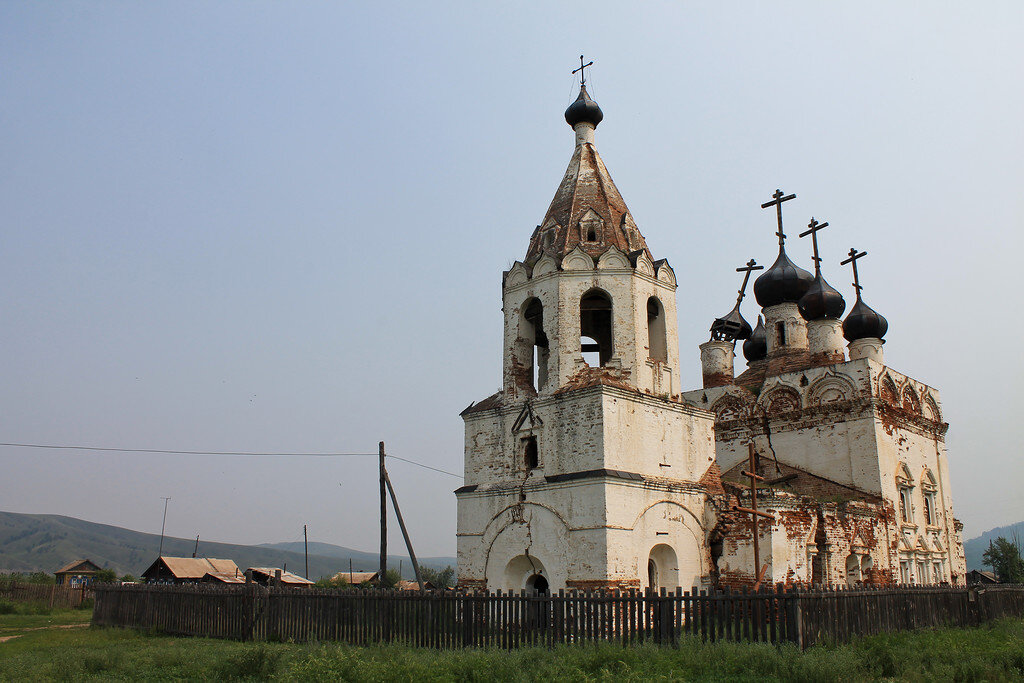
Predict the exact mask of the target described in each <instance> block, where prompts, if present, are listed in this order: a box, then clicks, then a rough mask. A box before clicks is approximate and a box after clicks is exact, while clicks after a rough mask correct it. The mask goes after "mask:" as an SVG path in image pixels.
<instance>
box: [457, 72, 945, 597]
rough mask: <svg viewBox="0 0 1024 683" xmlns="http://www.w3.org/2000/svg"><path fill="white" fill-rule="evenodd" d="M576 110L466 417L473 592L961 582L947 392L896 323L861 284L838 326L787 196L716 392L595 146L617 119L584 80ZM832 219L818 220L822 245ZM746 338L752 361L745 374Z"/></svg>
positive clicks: (719, 335)
mask: <svg viewBox="0 0 1024 683" xmlns="http://www.w3.org/2000/svg"><path fill="white" fill-rule="evenodd" d="M565 119H566V121H567V123H569V125H570V126H571V127H572V128H573V131H574V134H575V143H576V144H575V149H574V152H573V156H572V158H571V160H570V162H569V166H568V169H567V170H566V173H565V176H564V177H563V179H562V182H561V183H560V185H559V187H558V190H557V191H556V193H555V197H554V199H553V200H552V202H551V205H550V206H549V208H548V210H547V213H546V214H545V216H544V220H543V222H542V223H541V224H540V225H539V226H537V228H536V230H535V231H534V232H533V234H532V236H531V237H530V241H529V245H528V247H527V251H526V256H525V258H524V259H523V260H522V261H516V262H515V263H514V264H513V266H512V267H511V268H510V269H509V270H508V271H507V272H505V273H504V275H503V281H502V300H503V308H502V310H503V312H504V348H503V382H502V389H501V390H500V391H499V392H498V393H496V394H494V395H493V396H490V397H488V398H486V399H484V400H482V401H479V402H475V403H473V404H471V405H470V406H469V407H468V408H466V410H464V411H463V412H462V417H463V420H464V422H465V484H464V486H462V487H461V488H459V489H458V490H457V491H456V496H457V500H458V565H459V566H458V575H459V582H460V584H461V585H462V586H464V587H469V588H481V589H482V588H486V589H489V590H517V591H518V590H522V589H527V590H534V591H540V592H544V591H555V590H559V589H593V588H620V589H625V588H637V589H647V588H653V589H659V588H667V589H670V590H672V589H675V588H676V587H682V588H685V589H690V588H713V587H718V586H726V585H730V586H740V585H754V584H759V585H766V584H775V583H786V584H794V583H805V584H856V583H869V584H885V583H894V582H903V583H911V582H915V583H941V582H953V583H956V582H962V581H963V576H964V558H963V548H962V543H961V541H960V533H959V532H960V528H961V527H960V526H959V522H957V521H956V520H955V519H954V518H953V510H952V503H951V499H950V495H949V475H948V468H947V467H946V453H945V445H944V435H945V430H946V427H947V425H946V424H945V423H944V422H942V416H941V409H940V407H939V406H940V403H939V397H938V393H937V392H936V391H935V390H934V389H932V388H931V387H928V386H926V385H924V384H921V383H920V382H917V381H915V380H913V379H911V378H909V377H906V376H904V375H902V374H900V373H898V372H895V371H894V370H891V369H889V368H888V367H886V366H885V365H884V362H883V359H882V344H883V341H882V337H883V336H884V334H885V332H886V329H885V328H886V326H887V323H886V322H885V319H884V318H882V316H880V315H879V314H877V313H876V312H875V311H873V310H872V309H870V308H869V307H867V305H866V304H864V303H863V301H862V300H861V297H860V289H859V288H858V289H857V295H858V296H857V303H856V304H855V306H854V307H853V309H852V310H851V312H850V314H849V315H847V317H846V319H845V320H840V315H841V314H842V312H843V310H844V309H845V302H843V300H842V297H841V296H840V295H839V293H838V292H836V291H835V290H834V289H832V288H831V287H830V286H828V284H827V283H825V281H824V279H823V278H822V277H821V274H820V270H819V271H818V272H817V275H816V276H811V275H810V273H808V272H806V271H804V270H802V269H800V268H798V267H796V266H795V265H794V264H793V263H792V262H791V261H789V259H788V257H787V256H786V253H785V246H784V234H783V230H782V202H784V201H787V200H788V199H790V198H791V197H784V196H782V193H781V192H779V193H776V196H775V199H776V202H775V203H773V202H769V204H774V205H775V206H776V208H777V213H778V220H779V235H780V237H779V258H778V259H777V261H776V263H775V264H774V265H773V266H772V267H771V268H770V269H769V270H767V271H765V273H763V274H762V275H760V277H758V278H757V280H756V281H755V284H754V293H755V297H756V298H757V300H758V303H759V304H760V305H761V306H762V313H763V320H762V319H761V318H759V323H758V326H757V329H751V326H750V325H749V324H748V323H746V321H745V320H743V318H742V315H740V312H739V309H740V301H741V300H742V298H743V292H742V291H741V294H740V298H739V300H738V301H737V303H736V306H735V308H734V309H733V310H732V311H731V312H730V313H729V314H728V315H727V316H724V317H723V318H720V319H717V320H716V321H715V323H714V324H713V325H712V339H711V340H710V341H709V342H707V343H705V344H703V345H701V349H700V356H701V364H702V370H703V378H704V382H703V384H704V386H703V387H701V388H699V389H695V390H690V391H686V390H685V389H686V388H685V387H681V386H680V380H679V377H680V373H679V368H680V358H679V344H678V335H677V329H678V320H677V315H676V289H677V282H676V275H675V272H674V271H673V270H672V267H671V266H670V265H669V263H668V261H667V260H665V259H656V258H655V257H654V255H653V254H652V252H651V251H650V249H649V247H648V245H647V243H646V241H645V240H644V237H643V235H642V234H641V233H640V231H639V230H638V228H637V226H636V224H635V222H634V221H633V218H632V216H631V214H630V212H629V209H628V208H627V206H626V204H625V202H624V200H623V198H622V196H621V195H620V194H619V192H618V190H617V188H616V187H615V184H614V183H613V182H612V179H611V176H610V174H609V173H608V170H607V168H606V167H605V165H604V162H603V161H602V160H601V157H600V156H599V155H598V153H597V149H596V145H595V129H596V128H597V126H598V124H600V122H601V121H602V119H603V113H602V111H601V109H600V107H598V105H597V104H596V103H595V102H594V101H593V100H592V99H591V98H590V96H589V94H588V93H587V90H586V87H585V85H583V86H581V90H580V95H579V97H578V98H577V100H576V101H575V102H573V103H572V104H571V105H570V106H569V108H568V109H567V110H566V112H565ZM825 225H827V224H820V225H819V224H816V223H814V222H813V221H812V226H811V227H812V228H816V229H812V230H811V231H809V232H810V234H811V235H812V237H813V239H814V242H815V257H816V258H817V246H816V245H817V232H818V231H819V230H820V229H821V228H822V227H824V226H825ZM851 256H855V258H854V259H853V265H854V267H856V259H857V258H859V257H860V256H859V255H855V254H851ZM817 263H820V261H816V264H817ZM745 270H746V271H747V274H748V275H749V274H750V272H752V271H753V270H755V266H754V264H753V261H751V263H750V264H748V268H747V269H745ZM745 285H746V280H744V286H745ZM843 335H845V336H846V338H847V339H849V340H850V343H849V350H848V354H849V357H848V358H847V350H846V349H845V348H844V345H843ZM741 341H742V342H743V349H744V353H745V354H746V357H747V359H748V365H749V367H748V369H747V370H746V371H745V372H744V373H742V374H740V375H739V376H734V370H733V364H734V349H735V347H736V345H737V344H738V343H739V342H741ZM751 469H753V471H750V470H751ZM758 506H760V507H759V508H758ZM755 509H756V510H757V512H756V513H755V512H752V510H755ZM755 556H756V558H757V561H756V563H755ZM755 565H756V566H755Z"/></svg>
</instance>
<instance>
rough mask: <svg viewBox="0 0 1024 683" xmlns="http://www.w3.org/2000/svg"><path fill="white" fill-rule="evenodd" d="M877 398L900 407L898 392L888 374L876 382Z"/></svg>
mask: <svg viewBox="0 0 1024 683" xmlns="http://www.w3.org/2000/svg"><path fill="white" fill-rule="evenodd" d="M878 398H880V399H882V400H883V401H885V402H886V403H890V404H892V405H894V406H898V405H900V390H899V388H898V387H897V386H896V382H895V381H893V379H892V377H891V376H889V374H888V373H886V374H884V375H882V377H881V379H880V380H879V382H878Z"/></svg>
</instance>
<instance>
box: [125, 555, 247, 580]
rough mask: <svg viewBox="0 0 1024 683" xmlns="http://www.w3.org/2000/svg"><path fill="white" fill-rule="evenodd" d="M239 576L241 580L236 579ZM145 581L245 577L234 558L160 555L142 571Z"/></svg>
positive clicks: (242, 578) (233, 578)
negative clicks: (220, 558) (219, 558)
mask: <svg viewBox="0 0 1024 683" xmlns="http://www.w3.org/2000/svg"><path fill="white" fill-rule="evenodd" d="M237 577H241V581H236V580H235V579H236V578H237ZM142 578H144V579H145V580H146V583H200V582H215V583H245V577H244V575H243V574H242V572H241V571H240V570H239V569H238V565H237V564H235V562H234V560H218V559H216V558H212V557H165V556H161V557H158V558H157V559H156V561H155V562H154V563H153V564H151V565H149V568H148V569H146V571H144V572H142Z"/></svg>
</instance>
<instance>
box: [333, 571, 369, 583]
mask: <svg viewBox="0 0 1024 683" xmlns="http://www.w3.org/2000/svg"><path fill="white" fill-rule="evenodd" d="M379 576H380V572H338V573H337V574H335V575H334V576H332V577H331V580H332V581H344V582H346V583H348V584H349V585H352V586H358V585H360V584H363V583H372V584H377V583H379V581H378V578H379Z"/></svg>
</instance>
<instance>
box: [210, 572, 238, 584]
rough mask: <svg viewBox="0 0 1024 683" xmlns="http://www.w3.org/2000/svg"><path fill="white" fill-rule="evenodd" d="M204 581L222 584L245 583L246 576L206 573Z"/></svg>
mask: <svg viewBox="0 0 1024 683" xmlns="http://www.w3.org/2000/svg"><path fill="white" fill-rule="evenodd" d="M203 581H218V582H220V583H245V575H244V574H234V573H232V574H225V573H223V572H206V574H204V575H203Z"/></svg>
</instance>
